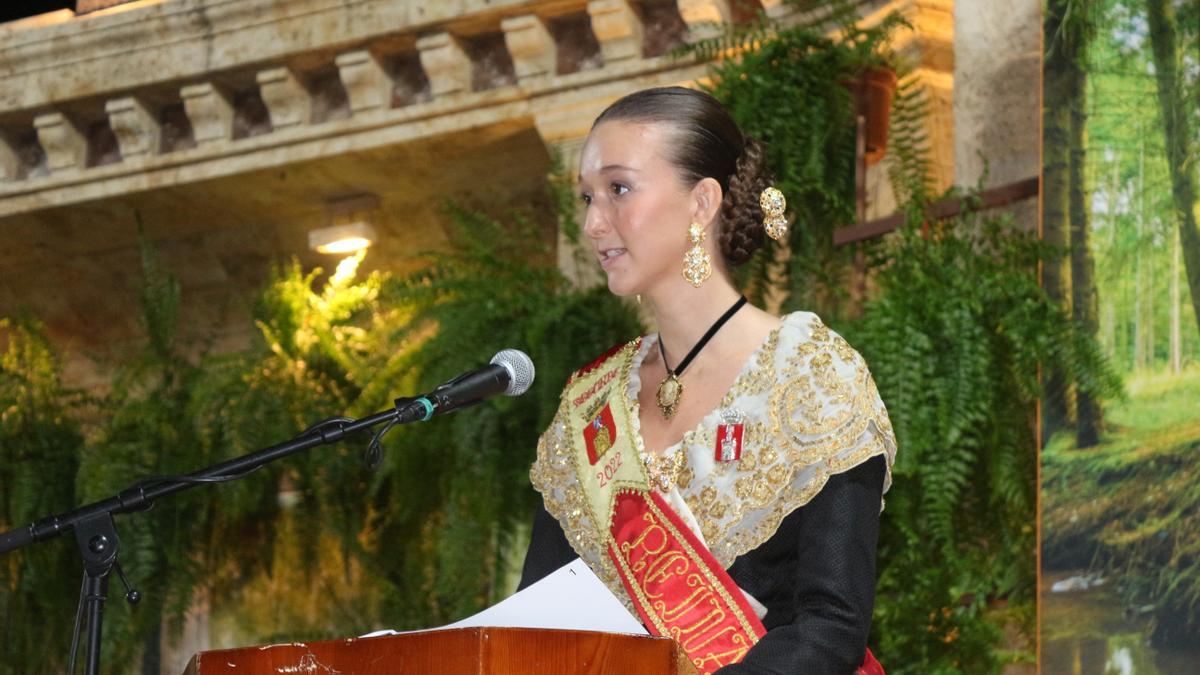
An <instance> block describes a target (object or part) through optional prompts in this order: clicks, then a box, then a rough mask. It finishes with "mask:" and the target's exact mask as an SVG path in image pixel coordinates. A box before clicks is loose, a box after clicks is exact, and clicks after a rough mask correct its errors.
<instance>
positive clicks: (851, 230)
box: [833, 176, 1041, 246]
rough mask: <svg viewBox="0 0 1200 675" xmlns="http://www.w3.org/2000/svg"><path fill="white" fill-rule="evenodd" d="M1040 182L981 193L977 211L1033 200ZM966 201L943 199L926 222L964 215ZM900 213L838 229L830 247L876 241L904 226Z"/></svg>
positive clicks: (1031, 180)
mask: <svg viewBox="0 0 1200 675" xmlns="http://www.w3.org/2000/svg"><path fill="white" fill-rule="evenodd" d="M1040 181H1041V178H1040V177H1038V176H1034V177H1032V178H1025V179H1023V180H1019V181H1016V182H1015V183H1008V184H1007V185H1000V186H998V187H994V188H989V189H987V190H984V191H983V192H982V193H980V195H979V205H978V207H977V208H978V209H979V210H982V209H994V208H998V207H1001V206H1007V205H1009V204H1012V203H1014V202H1019V201H1023V200H1026V199H1029V198H1031V197H1036V196H1037V194H1038V186H1039V185H1040ZM966 201H967V200H966V199H964V198H962V197H954V198H952V199H944V200H942V201H940V202H937V203H935V204H932V205H930V206H929V208H928V209H926V212H925V213H926V216H927V218H928V219H929V220H941V219H943V218H953V217H954V216H957V215H959V214H960V213H962V211H963V205H964V203H965V202H966ZM904 218H905V216H904V214H903V213H893V214H892V215H890V216H886V217H883V218H876V219H875V220H868V221H866V222H864V223H856V224H854V225H847V226H846V227H839V228H838V229H836V230H834V231H833V245H834V246H842V245H844V244H853V243H854V242H857V241H866V240H868V239H874V238H876V237H882V236H883V235H885V234H887V233H889V232H893V231H895V230H896V229H898V228H899V227H900V226H901V225H903V224H904Z"/></svg>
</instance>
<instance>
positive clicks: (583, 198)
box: [579, 194, 592, 206]
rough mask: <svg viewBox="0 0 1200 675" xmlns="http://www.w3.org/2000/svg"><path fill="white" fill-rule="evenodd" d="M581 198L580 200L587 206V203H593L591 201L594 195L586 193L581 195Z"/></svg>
mask: <svg viewBox="0 0 1200 675" xmlns="http://www.w3.org/2000/svg"><path fill="white" fill-rule="evenodd" d="M579 199H580V201H582V202H583V204H584V206H587V205H589V204H591V203H592V196H591V195H587V194H584V195H579Z"/></svg>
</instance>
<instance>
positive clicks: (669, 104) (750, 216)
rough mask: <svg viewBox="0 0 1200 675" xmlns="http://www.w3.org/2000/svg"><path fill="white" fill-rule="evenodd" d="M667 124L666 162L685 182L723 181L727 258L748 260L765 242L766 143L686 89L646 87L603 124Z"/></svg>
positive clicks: (616, 106)
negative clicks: (670, 134)
mask: <svg viewBox="0 0 1200 675" xmlns="http://www.w3.org/2000/svg"><path fill="white" fill-rule="evenodd" d="M614 120H622V121H629V122H665V123H667V124H670V125H671V126H672V127H674V129H675V131H676V134H675V136H676V137H675V139H674V140H675V141H676V142H674V143H672V144H671V151H670V152H671V156H670V157H668V160H670V162H671V163H672V164H673V165H675V167H676V168H677V169H678V170H679V174H680V177H681V178H682V179H683V180H684V182H685V183H688V184H690V185H695V184H696V183H698V182H699V181H700V180H701V179H703V178H713V179H715V180H716V181H717V182H718V183H720V184H721V192H722V194H723V195H724V196H723V199H722V201H721V222H720V235H719V241H720V244H721V253H722V254H723V255H724V257H725V262H726V263H727V264H728V265H730V266H731V267H732V266H736V265H740V264H742V263H744V262H746V261H747V260H749V259H750V256H751V254H753V253H754V251H756V250H758V248H759V247H761V246H762V244H763V226H762V219H763V213H762V207H761V206H759V204H758V196H759V193H761V192H762V191H763V189H764V188H766V187H767V186H768V185H770V184H771V176H770V175H769V171H768V169H767V167H766V163H765V157H764V152H763V147H762V144H761V143H759V142H758V141H756V140H754V139H752V138H750V137H748V136H746V135H745V134H743V133H742V130H741V129H739V128H738V125H737V123H736V122H734V121H733V118H732V117H730V116H729V113H728V112H727V111H726V110H725V107H724V106H722V105H721V104H720V102H719V101H717V100H716V99H715V98H713V97H712V96H709V95H708V94H706V93H704V92H702V91H697V90H694V89H687V88H685V87H658V88H655V89H644V90H642V91H638V92H634V93H632V94H629V95H628V96H625V97H623V98H621V99H619V100H618V101H616V102H615V103H613V104H612V105H610V106H608V108H606V109H605V110H604V112H602V113H600V116H599V117H597V118H596V121H595V122H593V123H592V127H593V128H595V126H596V125H598V124H600V123H601V122H607V121H614Z"/></svg>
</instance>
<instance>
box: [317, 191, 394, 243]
mask: <svg viewBox="0 0 1200 675" xmlns="http://www.w3.org/2000/svg"><path fill="white" fill-rule="evenodd" d="M378 210H379V197H377V196H375V195H372V194H360V195H353V196H350V197H341V198H338V199H331V200H329V201H328V202H326V203H325V211H326V213H327V215H328V222H329V225H328V226H326V227H322V228H320V229H316V230H309V232H308V247H309V248H311V249H312V250H314V251H316V252H318V253H331V254H338V255H346V254H348V253H354V252H355V251H360V250H362V249H364V248H366V247H368V246H370V245H371V244H374V243H375V241H376V239H377V235H376V234H375V228H374V227H372V226H371V216H372V215H373V214H374V212H376V211H378Z"/></svg>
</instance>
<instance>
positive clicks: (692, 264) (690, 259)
mask: <svg viewBox="0 0 1200 675" xmlns="http://www.w3.org/2000/svg"><path fill="white" fill-rule="evenodd" d="M688 239H689V240H690V241H691V242H692V247H691V248H689V249H688V251H687V253H685V254H683V278H684V279H687V280H688V283H690V284H691V285H692V286H695V287H696V288H700V284H702V283H704V282H705V280H706V279H708V278H709V277H710V276H712V260H711V259H710V258H709V257H708V251H705V250H704V247H703V246H701V245H700V244H701V243H702V242H703V241H704V228H703V227H701V226H700V224H699V223H692V224H691V225H689V226H688Z"/></svg>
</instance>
